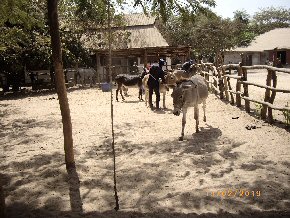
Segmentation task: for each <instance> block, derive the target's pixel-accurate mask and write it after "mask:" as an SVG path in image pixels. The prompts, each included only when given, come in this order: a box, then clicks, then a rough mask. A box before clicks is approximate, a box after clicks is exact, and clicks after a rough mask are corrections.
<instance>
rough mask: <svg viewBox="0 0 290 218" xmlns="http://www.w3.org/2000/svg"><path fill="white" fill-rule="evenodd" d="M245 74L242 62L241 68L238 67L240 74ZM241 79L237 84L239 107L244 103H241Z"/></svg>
mask: <svg viewBox="0 0 290 218" xmlns="http://www.w3.org/2000/svg"><path fill="white" fill-rule="evenodd" d="M242 75H243V70H242V64H240V66H239V68H238V76H242ZM240 81H241V79H238V80H237V85H236V92H237V95H236V102H237V107H241V106H242V103H241V94H240V92H241V83H240Z"/></svg>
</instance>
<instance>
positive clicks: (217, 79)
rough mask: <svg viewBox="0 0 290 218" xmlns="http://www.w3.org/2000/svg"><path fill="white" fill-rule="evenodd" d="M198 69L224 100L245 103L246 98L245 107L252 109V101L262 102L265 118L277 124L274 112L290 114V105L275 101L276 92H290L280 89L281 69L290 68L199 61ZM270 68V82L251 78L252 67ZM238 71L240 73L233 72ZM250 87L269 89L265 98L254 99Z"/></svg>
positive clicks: (268, 79)
mask: <svg viewBox="0 0 290 218" xmlns="http://www.w3.org/2000/svg"><path fill="white" fill-rule="evenodd" d="M196 67H197V69H198V72H199V73H200V74H201V75H202V76H203V77H204V78H205V79H206V81H207V83H208V86H209V88H210V89H211V90H213V92H214V93H215V94H217V95H219V97H220V98H221V99H225V100H226V101H230V102H231V104H236V106H237V107H241V106H242V102H241V100H242V99H243V100H244V101H245V110H246V111H247V112H248V113H249V112H250V102H254V103H258V104H260V105H261V106H262V108H261V118H262V119H267V120H268V121H269V123H273V111H272V110H279V111H282V112H283V113H289V112H290V107H286V106H285V107H279V106H277V105H275V104H274V101H275V97H276V93H279V92H281V93H290V89H282V88H277V72H281V73H286V74H290V69H286V68H277V67H272V66H267V65H254V66H242V65H241V64H227V65H222V66H219V67H215V66H214V64H213V63H201V64H196ZM254 69H266V70H267V71H268V73H267V78H266V84H265V85H261V84H257V83H254V82H251V81H248V70H254ZM233 70H235V71H236V72H237V75H232V74H231V72H232V71H233ZM231 79H235V80H237V82H236V86H235V88H233V86H232V84H231V82H230V81H231ZM249 86H255V87H259V88H262V89H265V94H264V100H262V101H261V100H258V99H255V98H251V97H249V96H250V93H249Z"/></svg>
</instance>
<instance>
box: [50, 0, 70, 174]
mask: <svg viewBox="0 0 290 218" xmlns="http://www.w3.org/2000/svg"><path fill="white" fill-rule="evenodd" d="M57 6H58V0H47V9H48V21H49V28H50V35H51V47H52V59H53V66H54V70H55V82H56V90H57V95H58V99H59V105H60V110H61V116H62V124H63V135H64V151H65V163H66V167H67V169H69V168H74V167H75V161H74V153H73V137H72V124H71V116H70V109H69V103H68V98H67V92H66V87H65V80H64V74H63V64H62V54H61V41H60V33H59V23H58V11H57V9H58V7H57Z"/></svg>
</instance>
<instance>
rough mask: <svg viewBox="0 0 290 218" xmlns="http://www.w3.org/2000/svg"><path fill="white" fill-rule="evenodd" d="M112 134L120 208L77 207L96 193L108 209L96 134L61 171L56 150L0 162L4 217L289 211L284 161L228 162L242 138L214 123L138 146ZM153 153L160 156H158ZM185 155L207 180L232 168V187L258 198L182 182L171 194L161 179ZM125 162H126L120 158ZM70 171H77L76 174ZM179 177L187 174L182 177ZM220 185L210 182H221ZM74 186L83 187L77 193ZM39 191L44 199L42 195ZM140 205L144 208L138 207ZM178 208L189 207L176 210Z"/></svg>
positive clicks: (107, 144) (108, 185) (108, 181)
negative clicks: (72, 166)
mask: <svg viewBox="0 0 290 218" xmlns="http://www.w3.org/2000/svg"><path fill="white" fill-rule="evenodd" d="M48 125H49V124H48ZM116 128H117V129H123V130H129V129H131V128H133V126H130V125H126V124H123V125H120V126H116ZM118 137H120V138H122V140H121V141H119V142H118V143H117V146H116V153H117V187H118V188H119V190H120V194H121V196H126V198H120V208H121V211H119V212H115V211H106V212H98V211H96V210H95V211H94V210H93V212H83V211H84V210H83V205H84V204H85V203H86V202H89V201H93V202H95V203H96V204H98V198H101V199H102V203H100V204H103V206H104V207H106V208H110V207H111V208H113V207H114V195H113V183H112V178H113V173H112V169H113V168H112V150H111V140H110V139H109V138H104V139H103V140H102V141H100V142H99V143H98V145H95V146H91V147H88V148H87V151H86V152H83V153H82V154H80V156H79V157H77V170H68V171H66V169H65V164H64V155H63V154H61V153H53V154H49V155H48V154H41V153H40V154H39V155H36V156H34V158H33V159H30V160H26V161H21V162H19V161H17V159H15V160H13V161H10V162H5V161H4V162H1V163H0V169H1V171H2V174H1V178H0V183H1V184H2V186H3V188H4V193H5V196H6V197H7V198H9V202H10V203H9V204H8V205H7V208H6V210H7V216H8V217H121V218H122V217H162V218H163V217H164V218H165V217H182V218H183V217H245V216H246V217H247V216H252V217H289V215H290V211H289V208H290V201H289V199H290V187H289V180H290V177H289V166H290V162H288V161H283V162H282V163H279V164H277V163H275V162H273V161H266V160H265V158H264V157H261V158H258V159H254V160H253V161H252V162H246V163H243V164H242V165H237V164H236V161H237V160H239V159H240V158H242V157H241V154H240V153H238V152H236V151H235V149H236V148H237V147H239V146H241V145H243V143H244V142H239V141H235V139H231V138H226V137H224V136H223V133H222V131H221V130H220V129H218V128H215V127H212V126H206V127H204V128H203V129H201V131H200V133H195V134H193V137H192V138H189V139H187V140H185V141H183V142H179V141H178V140H177V139H168V140H165V141H160V142H158V143H154V144H153V143H152V144H146V145H145V144H137V143H135V144H134V143H132V142H131V141H129V140H127V139H126V138H124V135H123V133H121V132H120V133H117V134H116V138H118ZM138 155H148V158H149V159H148V162H140V161H138V159H137V160H136V159H134V157H138ZM217 156H218V158H217ZM158 157H162V158H164V160H159V159H158ZM150 158H155V160H156V162H153V161H151V159H150ZM185 158H186V159H187V160H188V161H187V162H186V164H187V165H186V167H188V168H189V169H191V170H192V171H194V172H195V171H196V172H199V173H200V175H202V176H201V178H207V179H208V178H210V179H211V181H212V183H214V182H215V180H219V179H221V178H225V177H226V176H229V175H230V174H231V173H232V172H233V170H236V169H238V170H239V173H238V175H240V178H238V179H237V184H238V186H239V187H246V188H247V189H248V190H256V191H257V190H259V191H260V192H261V196H260V197H257V196H254V197H247V198H246V197H238V196H236V197H224V198H222V197H221V196H219V197H217V196H211V195H204V194H203V195H202V194H200V193H202V192H203V191H204V190H203V189H201V188H199V186H198V185H197V186H196V188H194V191H187V190H184V189H182V187H181V188H180V190H178V189H177V190H174V192H171V190H170V189H168V191H167V188H168V187H167V183H168V182H169V181H172V180H174V179H175V178H176V176H175V175H174V173H173V172H172V171H171V167H173V166H176V165H179V164H182V163H183V161H184V159H185ZM157 160H158V161H157ZM89 161H90V162H93V163H95V165H94V166H95V168H92V165H89ZM118 161H119V162H118ZM130 161H131V164H130V167H128V164H127V163H128V162H130ZM124 163H126V164H124ZM105 164H106V165H105ZM224 164H227V167H224ZM216 166H220V167H219V170H216V171H214V172H213V170H212V169H213V167H216ZM214 169H216V168H214ZM261 170H262V171H265V172H267V173H266V174H265V175H264V177H256V178H254V179H253V180H251V181H250V182H249V181H247V180H246V179H243V176H242V174H246V173H249V172H260V171H261ZM80 172H81V173H80ZM78 173H80V174H84V175H83V176H82V177H80V176H79V175H78ZM186 176H187V174H186V175H185V176H184V177H186ZM38 181H41V184H42V186H39V185H38ZM287 181H288V182H287ZM201 185H202V182H201ZM227 185H228V184H224V186H222V187H215V188H226V187H227ZM29 187H34V188H29ZM169 188H170V187H169ZM81 189H83V190H85V191H84V192H83V193H82V192H81ZM95 190H99V191H101V192H102V193H103V194H99V195H98V196H93V195H95V194H96V192H94V191H95ZM44 196H45V197H46V198H45V200H43V197H44ZM66 199H68V200H67V201H69V202H68V204H69V205H70V208H69V209H67V207H66V206H65V204H66ZM165 201H169V202H171V204H169V205H168V206H162V205H161V204H160V202H165ZM128 202H131V203H128ZM132 202H133V203H132ZM39 205H43V206H39ZM124 205H132V207H131V208H127V206H124ZM96 207H98V206H96ZM99 207H102V206H99ZM122 209H124V210H123V211H122ZM134 210H135V211H136V212H134ZM144 210H145V211H150V212H144V213H142V212H140V211H144ZM184 210H187V211H192V212H194V213H189V214H185V213H180V212H179V211H184ZM201 210H203V211H217V212H216V213H213V212H211V213H207V212H206V213H201V214H199V213H198V212H197V211H201Z"/></svg>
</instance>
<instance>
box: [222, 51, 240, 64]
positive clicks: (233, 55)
mask: <svg viewBox="0 0 290 218" xmlns="http://www.w3.org/2000/svg"><path fill="white" fill-rule="evenodd" d="M241 61H242V58H241V56H240V53H238V52H226V53H225V54H224V64H229V63H232V64H238V63H239V62H241Z"/></svg>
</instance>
